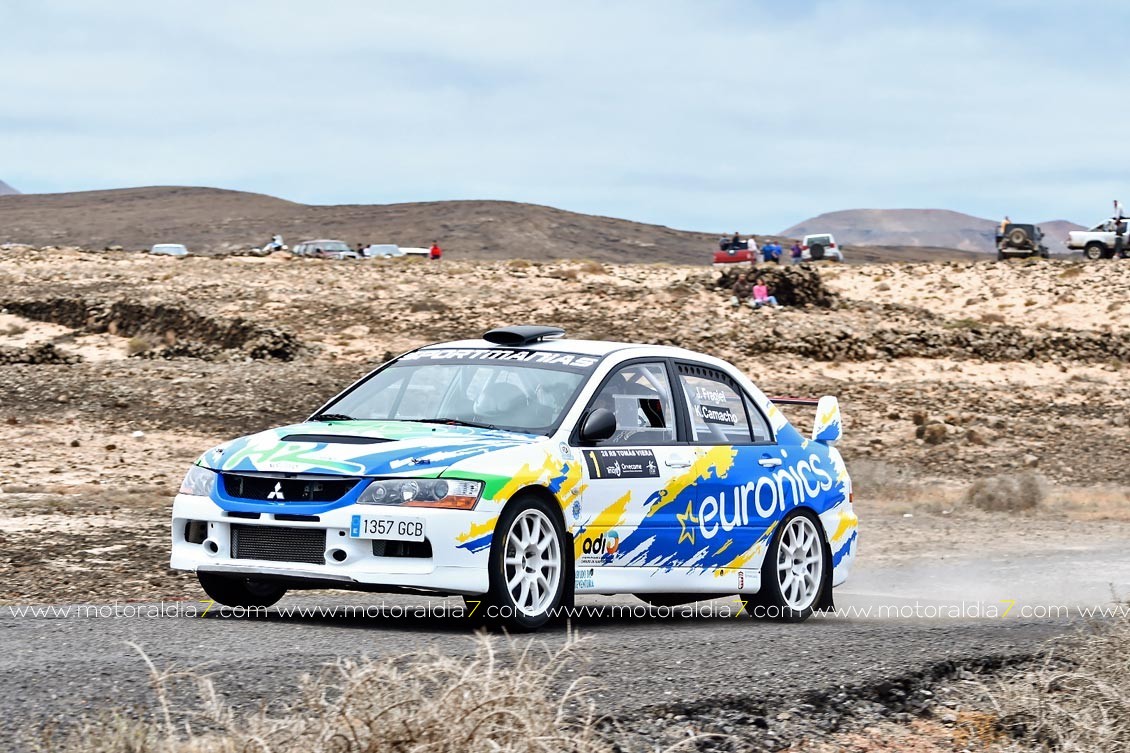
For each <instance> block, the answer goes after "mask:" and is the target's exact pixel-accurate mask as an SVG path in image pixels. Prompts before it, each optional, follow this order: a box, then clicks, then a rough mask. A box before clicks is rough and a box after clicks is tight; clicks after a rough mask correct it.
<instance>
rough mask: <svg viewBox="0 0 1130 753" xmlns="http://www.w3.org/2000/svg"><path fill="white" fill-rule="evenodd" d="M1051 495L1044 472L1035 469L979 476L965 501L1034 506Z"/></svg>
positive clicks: (1008, 507) (1007, 507)
mask: <svg viewBox="0 0 1130 753" xmlns="http://www.w3.org/2000/svg"><path fill="white" fill-rule="evenodd" d="M1047 496H1048V485H1047V482H1046V481H1045V480H1044V477H1043V476H1040V475H1039V474H1037V473H1033V472H1031V471H1025V472H1023V473H1016V474H1007V475H1002V476H989V477H988V478H982V479H978V480H977V481H974V482H973V484H972V485H971V486H970V487H969V488H968V489H967V490H966V492H965V502H966V503H968V504H970V505H973V506H974V507H977V508H979V509H981V510H989V511H992V512H1018V511H1020V510H1033V509H1035V508H1036V507H1038V506H1039V505H1040V503H1041V502H1043V501H1044V499H1045V498H1046V497H1047Z"/></svg>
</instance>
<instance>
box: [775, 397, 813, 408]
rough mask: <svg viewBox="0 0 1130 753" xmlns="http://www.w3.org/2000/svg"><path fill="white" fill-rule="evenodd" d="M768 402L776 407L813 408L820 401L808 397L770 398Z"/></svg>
mask: <svg viewBox="0 0 1130 753" xmlns="http://www.w3.org/2000/svg"><path fill="white" fill-rule="evenodd" d="M769 402H771V403H776V404H777V405H811V406H812V407H813V408H815V407H816V406H817V405H820V401H819V400H816V399H814V398H810V397H771V398H769Z"/></svg>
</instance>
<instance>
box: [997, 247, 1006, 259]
mask: <svg viewBox="0 0 1130 753" xmlns="http://www.w3.org/2000/svg"><path fill="white" fill-rule="evenodd" d="M1007 258H1008V257H1007V256H1005V255H1004V251H1001V250H999V249H998V250H997V261H1004V260H1005V259H1007Z"/></svg>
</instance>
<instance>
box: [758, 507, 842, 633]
mask: <svg viewBox="0 0 1130 753" xmlns="http://www.w3.org/2000/svg"><path fill="white" fill-rule="evenodd" d="M827 560H828V556H827V551H826V547H825V546H824V538H823V536H821V534H820V531H819V529H818V524H817V523H816V522H815V521H814V520H813V518H811V517H809V516H808V515H806V514H804V513H797V514H795V515H793V516H792V517H790V518H786V519H785V520H784V521H783V522H782V523H781V528H780V529H779V530H778V531H777V533H776V535H774V537H773V540H772V542H771V543H770V545H769V552H768V554H767V555H766V557H765V561H764V562H763V563H762V565H761V590H760V591H759V592H758V594H757V597H758V598H756V599H755V604H756V607H758V608H760V609H762V610H764V613H763V614H758V613H757V611H754V612H753V613H752V614H753V616H754V617H761V616H764V617H768V618H769V619H774V620H781V621H784V622H801V621H802V620H806V619H808V618H809V617H810V616H811V615H812V612H813V611H814V610H815V608H816V605H817V604H819V603H820V602H821V599H822V597H823V596H824V588H826V587H827V580H828V579H827V578H826V577H825V575H826V573H825V570H826V569H827V567H828V562H827Z"/></svg>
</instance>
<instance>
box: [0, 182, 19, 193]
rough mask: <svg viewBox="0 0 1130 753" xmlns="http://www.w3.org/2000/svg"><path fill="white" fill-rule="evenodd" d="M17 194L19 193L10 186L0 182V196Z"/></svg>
mask: <svg viewBox="0 0 1130 753" xmlns="http://www.w3.org/2000/svg"><path fill="white" fill-rule="evenodd" d="M18 193H19V191H17V190H16V189H14V188H12V187H11V186H9V185H8V184H7V183H5V182H4V181H2V180H0V196H14V195H15V194H18Z"/></svg>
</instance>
